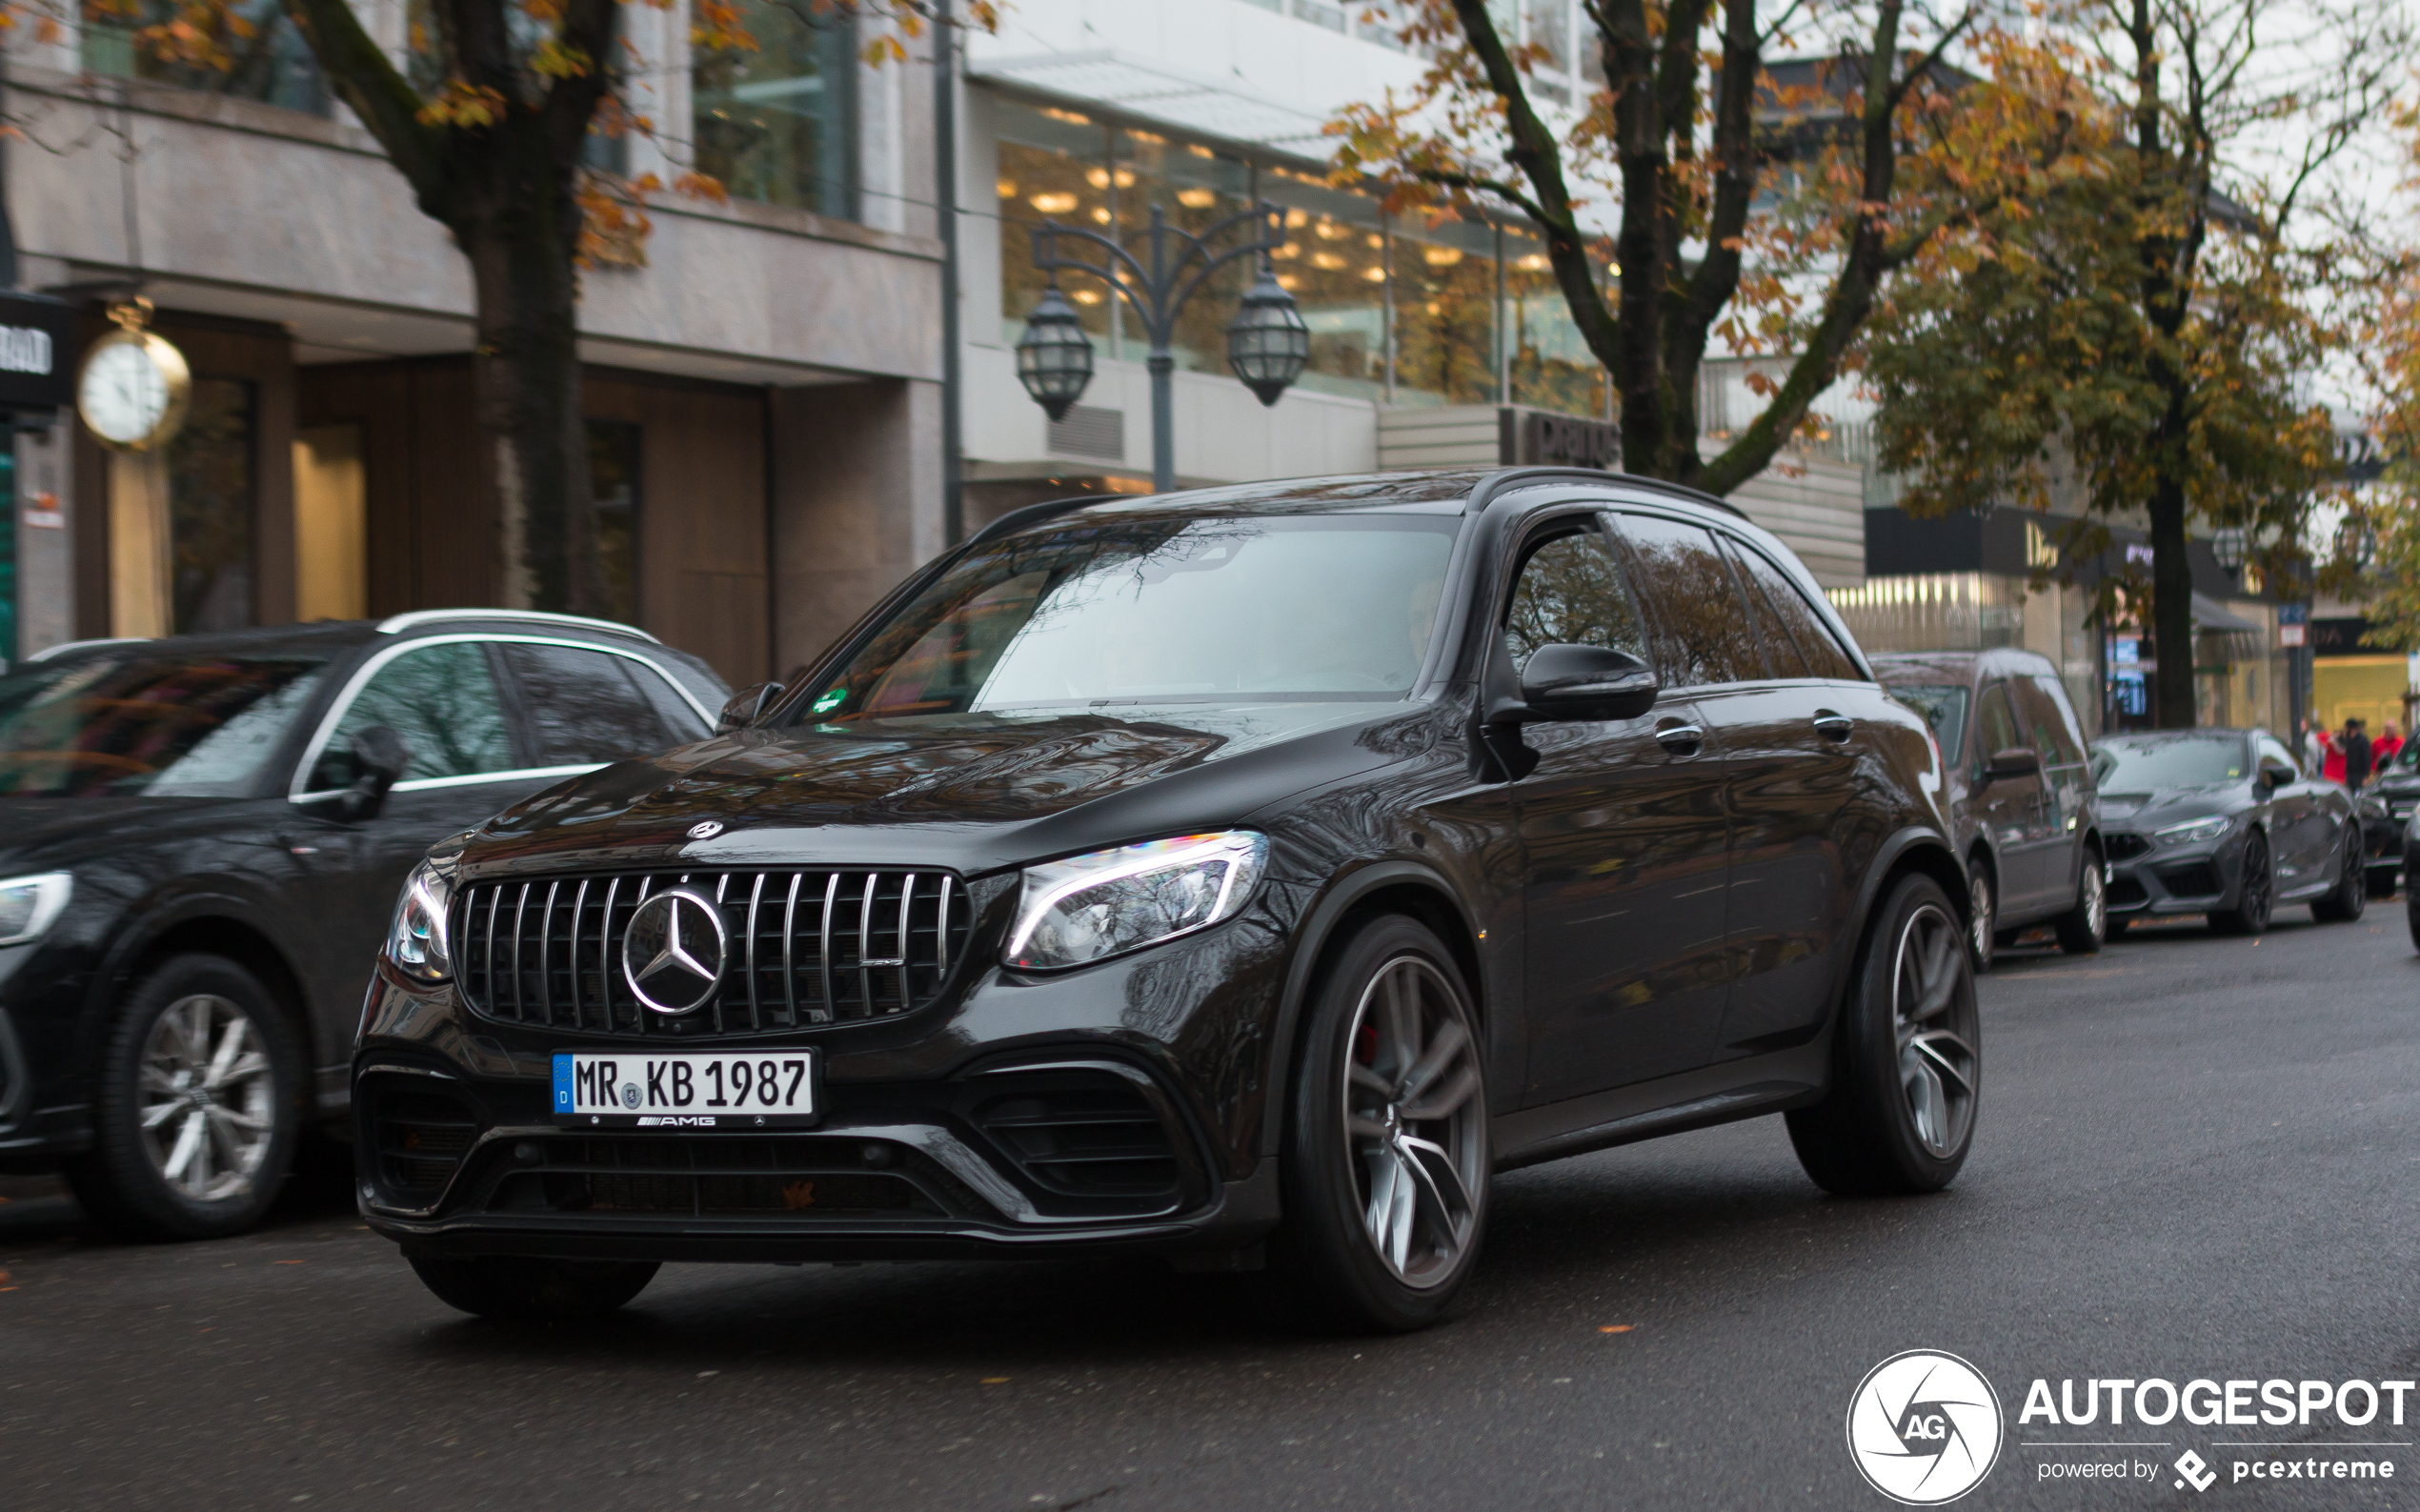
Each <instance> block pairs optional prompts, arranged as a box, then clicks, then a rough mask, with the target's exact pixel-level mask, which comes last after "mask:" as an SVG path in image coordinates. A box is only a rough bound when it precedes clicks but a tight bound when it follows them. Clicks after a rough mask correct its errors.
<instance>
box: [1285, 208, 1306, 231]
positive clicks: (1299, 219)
mask: <svg viewBox="0 0 2420 1512" xmlns="http://www.w3.org/2000/svg"><path fill="white" fill-rule="evenodd" d="M1285 223H1286V225H1287V226H1288V227H1290V228H1292V227H1301V226H1308V225H1309V224H1310V223H1311V212H1308V211H1302V210H1290V211H1287V212H1285Z"/></svg>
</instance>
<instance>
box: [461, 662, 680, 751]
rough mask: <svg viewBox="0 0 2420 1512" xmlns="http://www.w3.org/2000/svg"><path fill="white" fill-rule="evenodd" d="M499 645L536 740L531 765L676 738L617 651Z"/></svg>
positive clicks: (660, 746)
mask: <svg viewBox="0 0 2420 1512" xmlns="http://www.w3.org/2000/svg"><path fill="white" fill-rule="evenodd" d="M501 649H502V651H503V653H504V663H505V665H506V666H507V667H510V668H511V669H512V672H513V682H514V687H515V688H516V689H517V690H518V691H519V694H520V706H521V712H522V716H523V717H525V718H527V719H528V720H529V724H530V730H531V732H532V734H533V735H534V736H535V738H536V741H537V749H536V751H535V752H534V753H533V754H532V755H533V756H534V763H535V764H536V765H538V766H542V767H568V766H583V765H586V764H588V763H590V762H595V761H620V760H623V759H625V758H627V757H630V756H654V755H655V753H656V752H658V751H662V750H666V749H668V748H670V747H672V746H674V745H677V744H679V743H680V737H679V736H676V734H675V733H674V732H673V731H671V730H669V729H667V728H665V725H664V721H663V718H662V716H659V715H658V714H657V713H656V712H655V704H654V703H652V702H651V701H649V700H648V698H647V697H646V696H644V695H643V694H641V693H640V692H639V689H638V684H637V682H636V681H635V679H634V678H633V677H632V675H631V674H632V673H634V672H636V671H638V670H639V669H637V668H635V667H633V666H632V665H631V664H630V662H629V661H627V660H626V659H624V658H623V657H620V656H616V655H612V654H611V653H609V652H603V651H589V650H585V649H583V648H581V647H578V646H539V645H531V644H528V643H526V642H521V643H513V642H508V643H507V644H506V645H504V646H503V647H502V648H501ZM651 675H652V674H651Z"/></svg>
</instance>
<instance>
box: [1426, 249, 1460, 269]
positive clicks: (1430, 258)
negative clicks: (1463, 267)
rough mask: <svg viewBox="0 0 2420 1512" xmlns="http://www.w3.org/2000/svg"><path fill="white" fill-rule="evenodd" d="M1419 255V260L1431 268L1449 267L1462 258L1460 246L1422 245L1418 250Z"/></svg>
mask: <svg viewBox="0 0 2420 1512" xmlns="http://www.w3.org/2000/svg"><path fill="white" fill-rule="evenodd" d="M1420 256H1421V261H1422V262H1424V263H1426V264H1428V266H1430V267H1431V268H1451V267H1453V266H1454V265H1455V264H1456V263H1458V262H1461V261H1462V249H1461V248H1460V247H1423V248H1422V249H1421V250H1420Z"/></svg>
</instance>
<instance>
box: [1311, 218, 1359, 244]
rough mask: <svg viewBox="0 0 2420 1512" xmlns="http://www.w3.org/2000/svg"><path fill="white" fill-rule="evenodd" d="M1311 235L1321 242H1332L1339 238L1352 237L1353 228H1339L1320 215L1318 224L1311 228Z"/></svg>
mask: <svg viewBox="0 0 2420 1512" xmlns="http://www.w3.org/2000/svg"><path fill="white" fill-rule="evenodd" d="M1311 234H1313V235H1315V236H1317V237H1319V238H1320V239H1321V241H1334V240H1336V239H1337V238H1338V237H1339V236H1350V235H1352V234H1353V228H1352V227H1350V226H1339V225H1338V224H1337V223H1336V222H1334V221H1332V220H1330V219H1328V218H1327V217H1326V216H1325V215H1322V216H1321V217H1320V223H1319V224H1318V225H1316V226H1314V227H1312V228H1311Z"/></svg>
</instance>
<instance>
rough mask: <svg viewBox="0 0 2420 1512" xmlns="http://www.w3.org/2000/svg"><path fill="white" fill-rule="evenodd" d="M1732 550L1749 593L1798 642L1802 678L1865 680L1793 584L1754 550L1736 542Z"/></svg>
mask: <svg viewBox="0 0 2420 1512" xmlns="http://www.w3.org/2000/svg"><path fill="white" fill-rule="evenodd" d="M1732 551H1733V554H1735V555H1736V556H1737V557H1738V558H1739V560H1740V564H1741V565H1742V566H1743V567H1744V568H1745V569H1746V571H1747V577H1748V582H1749V584H1750V591H1751V592H1754V593H1759V594H1762V595H1764V598H1765V602H1766V603H1767V604H1769V605H1771V606H1772V609H1773V613H1774V614H1775V615H1778V616H1779V617H1780V618H1781V620H1782V621H1783V623H1785V624H1786V625H1788V626H1789V628H1790V638H1791V639H1792V640H1793V641H1795V642H1796V643H1797V645H1798V651H1799V655H1802V656H1804V657H1805V658H1806V671H1805V673H1804V674H1803V675H1805V676H1808V677H1831V678H1837V679H1844V680H1846V681H1850V682H1862V681H1864V680H1865V674H1863V673H1861V672H1859V671H1858V670H1857V663H1856V661H1855V660H1854V659H1852V658H1851V657H1850V656H1849V655H1848V653H1847V652H1845V651H1843V650H1842V649H1841V646H1840V642H1839V641H1838V640H1836V639H1834V638H1833V636H1832V632H1831V629H1830V627H1829V626H1827V625H1825V623H1824V616H1823V615H1819V614H1817V613H1816V612H1815V606H1813V605H1812V604H1809V603H1808V602H1807V601H1806V595H1804V594H1802V593H1800V592H1799V590H1798V585H1797V584H1796V583H1793V582H1791V581H1790V580H1789V577H1788V576H1787V575H1785V574H1784V573H1783V571H1782V570H1781V569H1780V568H1778V567H1776V566H1774V565H1773V564H1772V563H1771V562H1769V561H1767V560H1766V559H1765V554H1763V553H1761V552H1759V551H1757V550H1756V549H1755V548H1753V547H1750V546H1743V545H1738V544H1736V543H1735V544H1734V545H1733V548H1732ZM1784 675H1785V676H1786V675H1788V674H1784Z"/></svg>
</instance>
